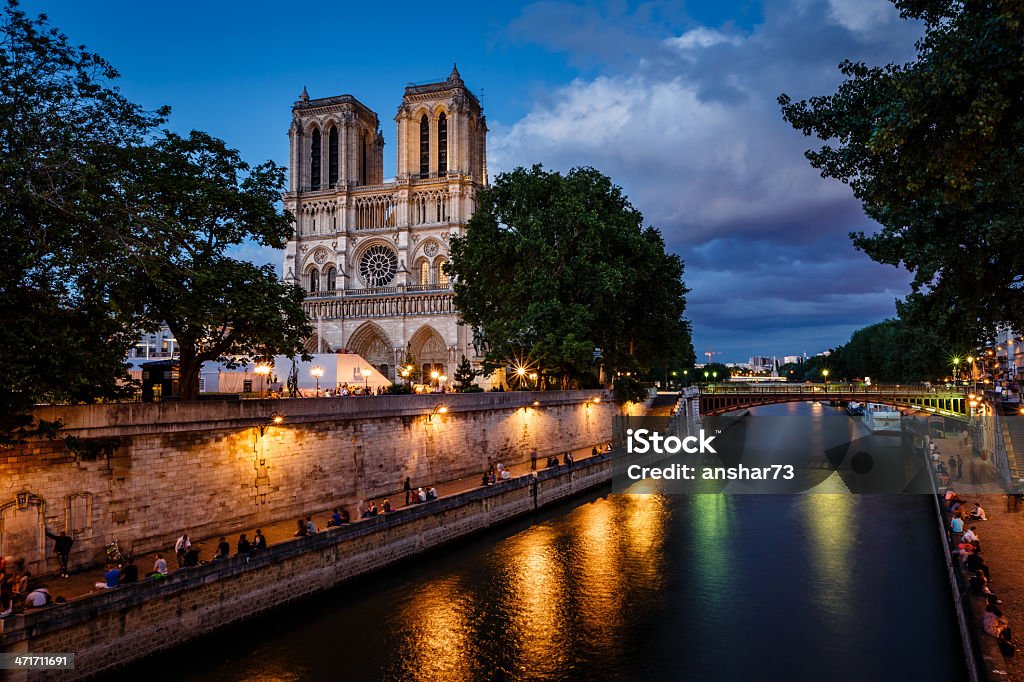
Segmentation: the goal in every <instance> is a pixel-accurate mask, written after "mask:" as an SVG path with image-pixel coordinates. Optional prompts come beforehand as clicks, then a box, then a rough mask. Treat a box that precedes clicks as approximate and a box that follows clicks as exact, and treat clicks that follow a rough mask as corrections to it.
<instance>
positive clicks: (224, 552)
mask: <svg viewBox="0 0 1024 682" xmlns="http://www.w3.org/2000/svg"><path fill="white" fill-rule="evenodd" d="M229 556H231V545H229V544H228V539H227V538H226V537H224V536H223V535H221V536H220V541H218V542H217V551H216V552H214V553H213V559H212V561H221V560H223V559H227V558H228V557H229Z"/></svg>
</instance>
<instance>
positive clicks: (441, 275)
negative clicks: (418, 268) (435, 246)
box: [434, 258, 448, 287]
mask: <svg viewBox="0 0 1024 682" xmlns="http://www.w3.org/2000/svg"><path fill="white" fill-rule="evenodd" d="M447 262H448V261H447V260H445V259H444V258H438V259H437V274H436V275H435V279H434V281H435V282H437V285H438V286H440V287H446V286H448V273H446V272H445V271H444V266H445V263H447Z"/></svg>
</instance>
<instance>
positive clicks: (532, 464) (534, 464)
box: [530, 448, 537, 471]
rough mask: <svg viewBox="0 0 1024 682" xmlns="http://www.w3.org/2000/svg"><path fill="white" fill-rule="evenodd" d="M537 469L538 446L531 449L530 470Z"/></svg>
mask: <svg viewBox="0 0 1024 682" xmlns="http://www.w3.org/2000/svg"><path fill="white" fill-rule="evenodd" d="M536 470H537V448H534V449H533V450H530V471H536Z"/></svg>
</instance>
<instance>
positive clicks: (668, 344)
mask: <svg viewBox="0 0 1024 682" xmlns="http://www.w3.org/2000/svg"><path fill="white" fill-rule="evenodd" d="M451 253H452V259H451V262H450V263H449V264H448V265H447V266H446V268H447V271H448V273H449V275H451V276H452V277H453V281H454V289H455V300H456V305H457V307H458V308H459V311H460V312H461V314H462V316H463V319H464V321H465V322H466V323H467V324H468V325H470V326H472V327H477V328H480V329H481V330H482V331H483V333H484V336H485V337H486V340H487V343H488V350H487V356H486V358H485V366H491V365H501V366H504V365H506V364H508V363H509V362H511V361H512V360H513V359H520V360H524V361H526V362H528V363H530V364H531V365H534V366H537V367H539V368H540V375H541V383H542V384H544V385H553V386H560V387H568V386H569V385H586V384H587V383H592V382H594V380H595V378H596V374H597V369H598V367H597V365H596V363H595V362H594V356H593V352H594V349H595V348H600V349H602V351H603V359H602V361H603V363H604V366H605V369H606V371H607V372H608V373H609V374H612V373H614V372H615V371H617V370H629V371H636V370H647V369H649V368H650V367H652V366H658V365H667V364H670V363H675V364H681V365H682V364H686V363H692V361H693V348H692V345H691V343H690V329H689V324H688V323H687V321H686V319H685V318H684V317H683V312H684V309H685V294H686V287H685V286H684V284H683V279H682V275H683V264H682V261H681V260H680V259H679V258H678V257H677V256H674V255H670V254H667V253H665V245H664V241H663V240H662V238H661V234H660V232H658V230H656V229H654V228H651V227H647V228H644V227H643V216H642V215H641V214H640V212H639V211H637V210H636V209H635V208H634V207H633V206H632V205H631V204H630V203H629V201H628V200H627V199H626V197H625V196H624V195H623V194H622V190H621V189H620V188H619V187H617V186H615V185H614V184H612V182H611V180H610V179H609V178H607V177H606V176H604V175H602V174H601V173H599V172H598V171H596V170H594V169H592V168H576V169H573V170H571V171H570V172H569V173H568V174H566V175H562V174H560V173H557V172H548V171H544V170H543V169H542V168H541V167H540V166H539V165H538V166H534V167H533V168H531V169H525V168H517V169H515V170H514V171H512V172H510V173H505V174H502V175H499V176H498V178H497V179H496V180H495V182H494V184H493V185H492V186H491V187H490V188H489V189H486V190H482V191H481V192H479V193H478V194H477V210H476V212H475V213H474V214H473V217H472V218H471V219H470V222H469V225H468V229H467V231H466V234H465V236H462V237H455V238H453V240H452V248H451Z"/></svg>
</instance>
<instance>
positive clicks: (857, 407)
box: [846, 400, 864, 417]
mask: <svg viewBox="0 0 1024 682" xmlns="http://www.w3.org/2000/svg"><path fill="white" fill-rule="evenodd" d="M846 414H848V415H850V416H851V417H861V416H863V415H864V406H863V405H861V404H860V403H858V402H857V401H856V400H851V401H850V402H848V403H847V404H846Z"/></svg>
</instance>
